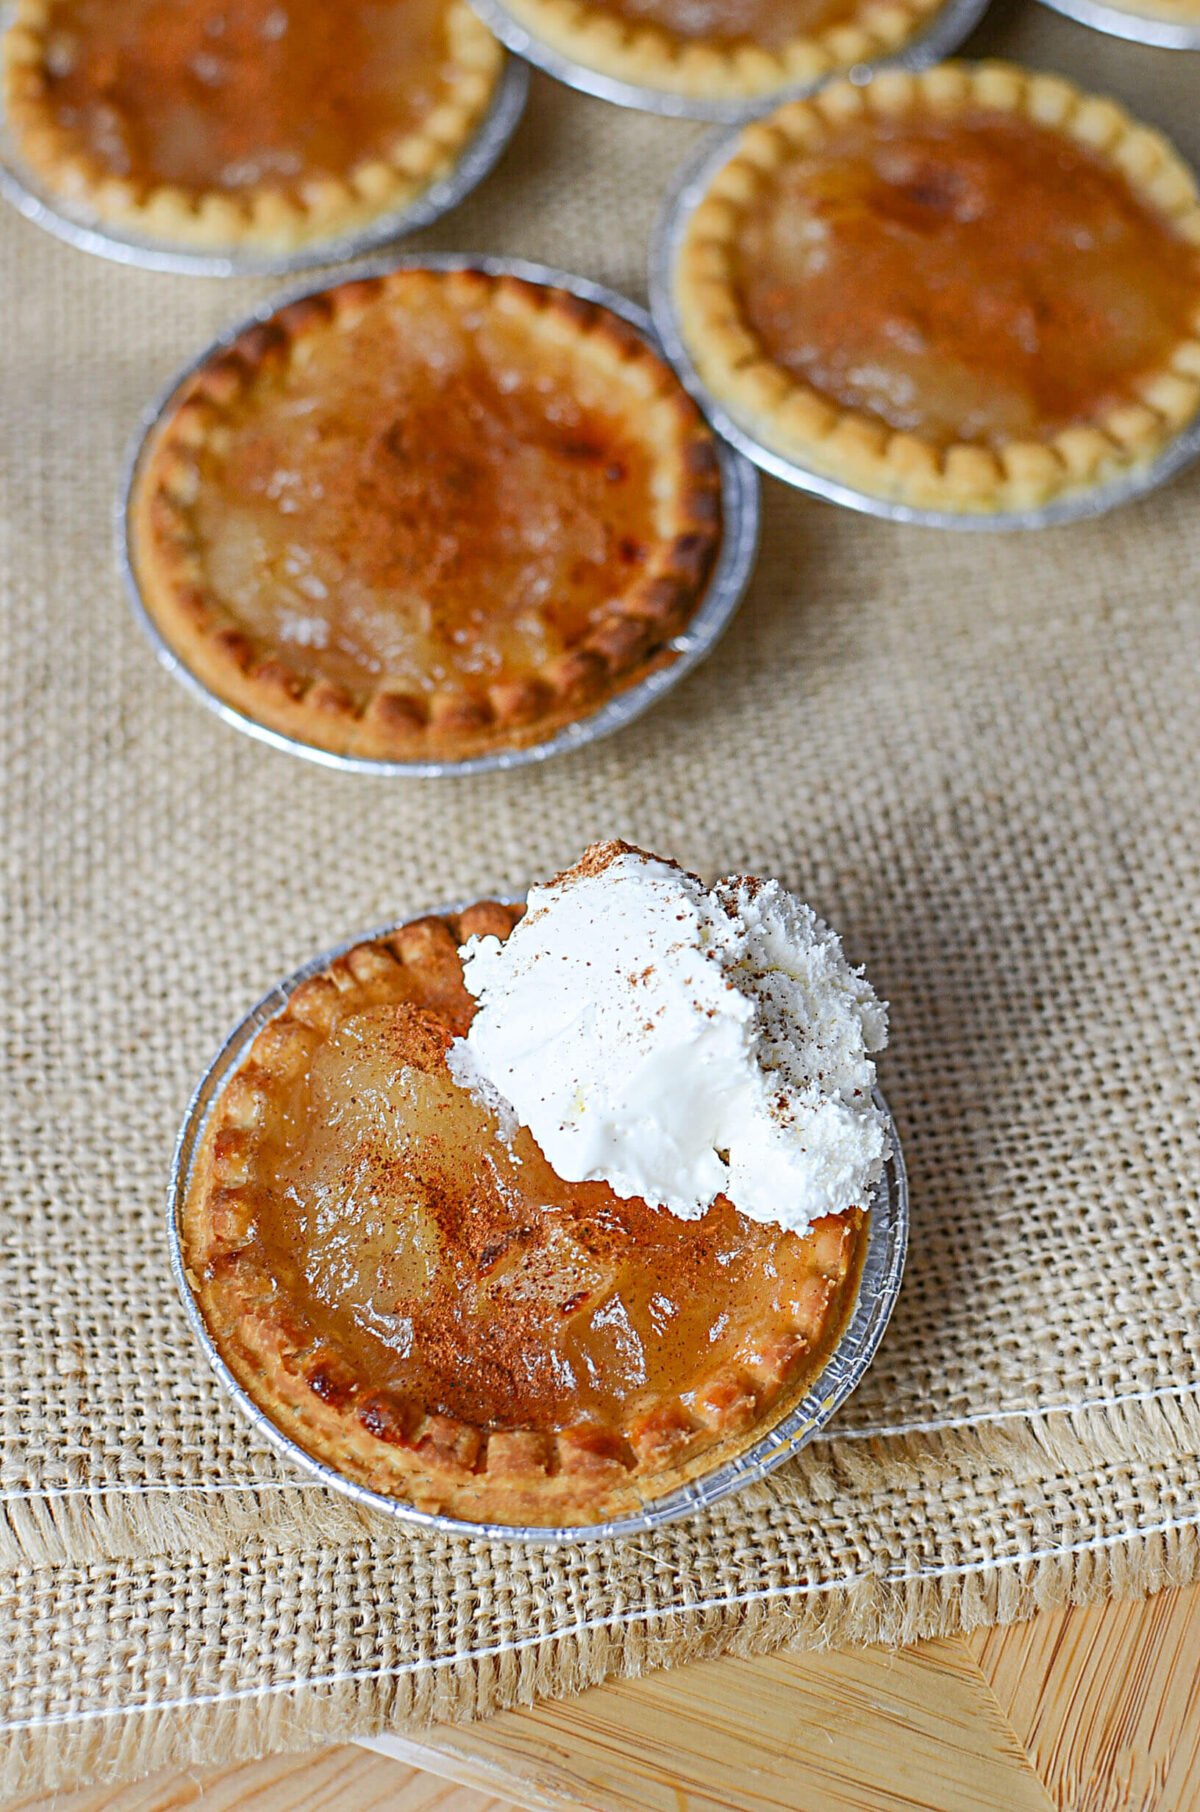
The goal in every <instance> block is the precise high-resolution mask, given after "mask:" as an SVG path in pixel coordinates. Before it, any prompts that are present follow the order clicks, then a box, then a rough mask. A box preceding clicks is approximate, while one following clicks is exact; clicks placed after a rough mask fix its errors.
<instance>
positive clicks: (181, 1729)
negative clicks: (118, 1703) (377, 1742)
mask: <svg viewBox="0 0 1200 1812" xmlns="http://www.w3.org/2000/svg"><path fill="white" fill-rule="evenodd" d="M1105 1539H1106V1540H1107V1541H1108V1542H1109V1543H1110V1545H1107V1546H1104V1547H1102V1548H1101V1547H1091V1548H1089V1547H1087V1546H1084V1545H1079V1546H1077V1547H1076V1548H1074V1549H1068V1550H1065V1551H1064V1552H1063V1553H1061V1554H1055V1555H1052V1556H1042V1557H1040V1558H1038V1559H1036V1560H1021V1561H1015V1562H1011V1563H1009V1564H1007V1565H1003V1566H997V1567H995V1568H992V1569H990V1570H988V1571H987V1572H982V1573H978V1574H975V1575H971V1576H968V1577H967V1578H965V1579H962V1578H960V1579H956V1580H955V1581H954V1582H953V1588H954V1589H953V1590H952V1591H948V1590H947V1589H946V1585H947V1581H946V1580H943V1579H920V1580H909V1581H907V1582H904V1583H903V1584H900V1583H897V1582H894V1581H889V1580H887V1579H885V1578H876V1577H865V1578H860V1579H858V1580H856V1581H855V1582H854V1583H853V1584H852V1585H839V1586H836V1587H833V1588H830V1589H829V1590H825V1591H820V1592H817V1593H814V1594H813V1596H812V1597H810V1598H808V1599H806V1600H805V1601H804V1602H803V1604H802V1605H801V1606H800V1607H799V1608H796V1607H795V1606H793V1607H792V1608H790V1609H787V1610H785V1611H780V1610H779V1609H777V1608H771V1607H767V1606H763V1605H758V1604H753V1603H752V1604H749V1605H740V1606H737V1607H732V1608H727V1609H718V1610H708V1611H704V1612H701V1613H693V1614H691V1615H687V1614H684V1615H681V1614H679V1613H665V1614H662V1615H660V1616H658V1617H656V1618H655V1619H654V1624H655V1626H656V1627H644V1626H637V1625H622V1626H621V1627H620V1628H618V1629H615V1630H608V1629H603V1630H599V1631H594V1630H593V1631H589V1632H587V1633H586V1634H583V1635H580V1634H575V1633H571V1632H566V1633H563V1634H560V1635H556V1636H551V1637H547V1638H544V1639H542V1640H539V1641H537V1642H536V1643H533V1644H531V1645H530V1646H529V1647H527V1648H525V1649H523V1650H515V1649H514V1650H508V1651H505V1652H503V1653H501V1654H499V1655H490V1656H486V1657H484V1658H481V1659H475V1660H470V1661H465V1660H454V1659H451V1660H449V1661H448V1662H447V1664H446V1665H444V1666H440V1667H431V1666H430V1665H429V1664H428V1663H425V1664H423V1665H420V1666H419V1667H418V1668H417V1669H415V1670H414V1671H412V1672H410V1673H407V1674H402V1675H399V1676H397V1677H390V1678H384V1679H378V1680H370V1679H366V1680H362V1679H360V1680H355V1681H353V1682H349V1683H344V1684H339V1685H334V1686H314V1687H312V1688H310V1689H307V1690H299V1689H296V1688H291V1689H287V1690H282V1691H279V1692H277V1693H270V1694H268V1693H266V1692H252V1693H251V1694H250V1695H248V1696H247V1697H246V1698H245V1699H242V1700H238V1701H234V1702H230V1701H229V1700H225V1701H223V1702H221V1703H219V1704H214V1703H209V1704H205V1703H204V1702H202V1701H199V1700H194V1701H185V1702H182V1703H178V1704H169V1705H159V1706H155V1707H149V1708H145V1709H134V1708H129V1709H126V1708H122V1709H121V1710H119V1711H118V1712H115V1713H114V1714H113V1715H111V1716H109V1715H105V1716H104V1717H101V1718H95V1717H94V1718H91V1719H74V1720H71V1719H64V1720H62V1721H60V1722H54V1723H47V1724H43V1725H41V1726H39V1727H38V1728H35V1729H34V1728H27V1729H23V1730H13V1731H11V1732H9V1733H8V1734H6V1735H4V1734H0V1797H6V1798H7V1797H9V1796H13V1797H15V1796H17V1795H19V1794H22V1793H26V1792H29V1791H31V1790H34V1789H41V1790H43V1791H56V1790H57V1791H61V1790H64V1789H67V1788H70V1787H73V1786H76V1785H78V1784H79V1783H81V1782H84V1781H86V1782H88V1783H95V1784H100V1783H102V1782H106V1781H113V1780H128V1779H133V1778H136V1777H137V1776H140V1775H145V1774H149V1773H153V1772H154V1771H156V1770H157V1769H160V1768H167V1767H176V1768H181V1767H187V1766H192V1765H195V1764H198V1763H204V1762H211V1760H212V1759H213V1757H214V1756H220V1757H221V1758H222V1760H223V1761H224V1762H228V1763H233V1762H238V1761H245V1760H248V1759H250V1758H252V1757H254V1756H257V1755H262V1754H266V1753H272V1752H283V1751H295V1750H302V1749H307V1748H310V1747H315V1746H317V1745H321V1744H326V1743H329V1742H336V1741H339V1740H345V1739H347V1738H350V1737H358V1736H370V1735H374V1734H376V1733H378V1732H380V1731H383V1730H392V1731H407V1732H410V1733H418V1732H420V1731H422V1730H428V1729H429V1727H430V1726H431V1725H434V1724H436V1723H439V1722H445V1721H449V1720H453V1721H454V1722H456V1723H462V1722H466V1721H468V1720H471V1719H481V1718H486V1717H489V1716H492V1715H494V1714H495V1713H497V1712H500V1711H503V1710H507V1709H510V1708H512V1707H515V1706H521V1705H530V1704H532V1703H533V1702H534V1701H535V1700H536V1699H538V1698H541V1697H548V1696H553V1697H555V1698H562V1697H567V1696H570V1695H572V1694H576V1693H580V1692H583V1691H584V1690H586V1688H588V1687H590V1686H596V1685H599V1684H600V1683H601V1681H603V1680H606V1679H612V1678H632V1677H635V1676H637V1675H639V1674H642V1673H649V1672H652V1671H654V1670H655V1669H657V1668H663V1667H668V1666H670V1667H678V1666H683V1665H686V1664H687V1663H689V1662H692V1661H699V1660H702V1659H704V1658H706V1657H710V1656H713V1655H717V1654H721V1653H726V1654H733V1655H757V1654H765V1653H770V1652H778V1651H781V1650H802V1649H814V1648H837V1647H844V1646H847V1645H848V1644H851V1643H856V1642H867V1641H871V1642H883V1643H886V1644H889V1645H898V1644H901V1643H906V1642H912V1641H916V1640H918V1639H921V1638H924V1637H930V1636H949V1635H954V1634H958V1633H961V1632H964V1631H967V1630H970V1629H973V1628H977V1627H979V1626H981V1625H986V1624H995V1623H1015V1622H1019V1621H1020V1620H1022V1619H1024V1618H1027V1617H1031V1616H1032V1615H1033V1614H1034V1613H1035V1612H1036V1611H1039V1610H1045V1609H1049V1608H1052V1607H1054V1606H1056V1605H1063V1604H1068V1603H1070V1604H1085V1603H1098V1602H1102V1601H1106V1600H1109V1599H1114V1598H1130V1597H1138V1596H1142V1595H1144V1594H1146V1593H1149V1592H1154V1591H1160V1590H1164V1589H1166V1588H1168V1587H1172V1586H1180V1585H1185V1584H1188V1583H1190V1582H1191V1581H1193V1580H1195V1579H1196V1578H1198V1577H1200V1542H1198V1541H1197V1537H1196V1532H1195V1530H1194V1529H1191V1528H1189V1529H1184V1530H1167V1531H1162V1530H1158V1531H1148V1532H1146V1533H1144V1534H1139V1535H1137V1536H1135V1537H1133V1538H1132V1539H1131V1540H1130V1541H1129V1542H1128V1543H1125V1542H1119V1543H1118V1542H1114V1541H1112V1538H1105Z"/></svg>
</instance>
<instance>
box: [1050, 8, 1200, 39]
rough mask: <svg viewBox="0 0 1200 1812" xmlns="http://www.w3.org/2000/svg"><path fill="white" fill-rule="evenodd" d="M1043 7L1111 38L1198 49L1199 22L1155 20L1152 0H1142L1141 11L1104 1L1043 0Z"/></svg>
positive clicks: (1199, 36)
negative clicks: (1143, 9) (1142, 7)
mask: <svg viewBox="0 0 1200 1812" xmlns="http://www.w3.org/2000/svg"><path fill="white" fill-rule="evenodd" d="M1042 4H1043V6H1049V7H1051V8H1052V9H1053V10H1054V11H1055V12H1056V13H1061V14H1062V15H1063V17H1064V19H1074V20H1075V21H1076V23H1077V24H1079V25H1090V26H1091V27H1092V29H1093V31H1103V32H1107V33H1108V35H1109V36H1110V37H1113V38H1128V39H1129V40H1130V41H1131V42H1132V43H1134V44H1153V45H1155V46H1156V47H1157V48H1158V49H1160V50H1200V20H1197V19H1192V20H1188V19H1170V18H1167V17H1165V16H1164V17H1162V18H1156V17H1155V16H1154V13H1153V0H1141V4H1143V5H1144V6H1145V8H1146V10H1145V11H1144V12H1143V11H1138V12H1134V11H1132V10H1131V9H1130V8H1129V7H1126V6H1108V5H1106V4H1105V0H1042Z"/></svg>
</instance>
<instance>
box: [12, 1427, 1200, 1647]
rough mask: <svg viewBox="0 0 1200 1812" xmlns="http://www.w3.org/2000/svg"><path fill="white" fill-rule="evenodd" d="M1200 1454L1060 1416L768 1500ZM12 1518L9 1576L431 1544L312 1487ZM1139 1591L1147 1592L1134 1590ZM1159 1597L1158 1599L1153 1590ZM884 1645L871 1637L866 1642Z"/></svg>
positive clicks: (815, 1452)
mask: <svg viewBox="0 0 1200 1812" xmlns="http://www.w3.org/2000/svg"><path fill="white" fill-rule="evenodd" d="M1196 1453H1200V1396H1197V1397H1190V1396H1185V1395H1182V1394H1180V1395H1178V1396H1176V1395H1166V1394H1164V1395H1163V1396H1161V1397H1156V1398H1151V1399H1148V1400H1146V1399H1142V1400H1139V1399H1136V1398H1133V1399H1130V1400H1128V1401H1126V1402H1119V1401H1118V1402H1115V1403H1105V1404H1103V1405H1084V1406H1080V1407H1079V1408H1076V1409H1067V1410H1063V1409H1056V1410H1054V1411H1053V1412H1051V1413H1048V1414H1044V1415H1036V1414H1032V1415H1026V1416H1024V1417H1015V1418H1013V1419H1011V1420H1003V1421H1001V1420H998V1419H997V1420H995V1421H981V1422H978V1423H976V1424H974V1425H971V1426H966V1427H955V1428H944V1429H930V1430H924V1431H914V1432H909V1433H904V1432H896V1433H888V1434H883V1435H878V1436H870V1437H867V1438H862V1437H859V1438H853V1437H852V1436H847V1437H846V1438H838V1437H837V1436H834V1437H831V1438H829V1439H826V1440H822V1441H820V1442H814V1443H813V1445H812V1446H811V1447H809V1448H808V1449H807V1450H806V1451H805V1452H804V1453H803V1454H801V1455H800V1456H799V1458H798V1459H797V1460H795V1461H794V1462H792V1464H791V1465H789V1466H788V1467H786V1468H784V1469H783V1470H781V1471H780V1472H778V1473H776V1474H774V1475H772V1477H771V1478H769V1479H768V1480H767V1481H766V1483H765V1484H764V1485H763V1486H760V1487H758V1488H757V1489H759V1490H763V1491H769V1492H771V1493H772V1494H774V1495H776V1496H788V1497H792V1498H795V1499H797V1500H799V1499H807V1500H809V1501H811V1500H813V1499H816V1500H817V1501H828V1500H829V1499H830V1498H831V1497H832V1496H833V1495H834V1494H836V1493H837V1492H843V1491H844V1492H853V1493H855V1494H859V1495H862V1494H868V1493H871V1492H873V1491H874V1492H878V1491H880V1490H888V1489H901V1488H903V1487H904V1486H906V1485H910V1484H912V1485H916V1484H920V1485H923V1486H925V1487H929V1486H931V1485H933V1484H936V1482H937V1481H938V1480H939V1479H940V1478H946V1479H950V1478H958V1477H962V1476H964V1475H968V1474H974V1473H978V1472H979V1471H981V1470H983V1469H986V1470H988V1471H991V1472H994V1473H996V1474H997V1475H998V1476H1001V1477H1004V1478H1006V1479H1011V1480H1016V1481H1020V1480H1021V1479H1025V1478H1030V1479H1032V1478H1044V1477H1045V1476H1046V1475H1047V1472H1048V1471H1049V1472H1050V1473H1051V1474H1054V1473H1060V1472H1065V1473H1084V1472H1086V1471H1088V1470H1089V1469H1091V1468H1093V1467H1097V1466H1107V1465H1112V1464H1120V1463H1121V1462H1123V1461H1127V1460H1139V1461H1143V1462H1148V1463H1153V1462H1154V1461H1156V1460H1158V1459H1164V1460H1165V1459H1169V1458H1173V1457H1178V1456H1180V1455H1192V1454H1196ZM0 1508H2V1511H3V1514H2V1516H0V1570H3V1569H6V1568H13V1567H19V1566H35V1567H53V1566H63V1565H68V1564H73V1565H77V1566H78V1565H83V1566H86V1565H88V1564H90V1563H92V1562H98V1561H103V1560H145V1559H149V1558H151V1557H153V1556H155V1555H170V1554H176V1553H189V1554H192V1555H195V1556H196V1557H198V1558H203V1559H212V1560H221V1559H223V1558H225V1557H226V1556H227V1555H230V1554H233V1553H236V1552H237V1550H238V1548H239V1545H240V1544H242V1543H244V1542H245V1541H247V1540H255V1541H261V1542H265V1543H269V1544H270V1545H271V1546H273V1547H275V1548H278V1549H280V1550H282V1551H287V1550H288V1549H298V1548H301V1547H303V1548H309V1547H311V1545H312V1544H313V1542H314V1540H319V1541H322V1542H328V1543H330V1544H332V1545H335V1546H336V1545H337V1544H338V1543H346V1542H356V1541H361V1540H362V1539H363V1537H364V1535H367V1536H369V1537H373V1538H375V1539H377V1540H381V1541H389V1540H390V1541H397V1540H402V1541H406V1542H407V1541H409V1540H413V1539H416V1540H420V1539H421V1537H420V1536H419V1534H418V1535H415V1536H414V1535H413V1533H412V1532H411V1531H410V1530H408V1529H407V1528H406V1527H405V1525H403V1524H399V1525H398V1524H394V1523H392V1522H390V1521H388V1520H387V1519H384V1518H382V1517H380V1516H378V1515H376V1514H375V1513H373V1512H371V1511H368V1510H362V1509H359V1508H358V1507H357V1506H356V1505H354V1504H353V1503H351V1502H350V1501H349V1500H348V1499H344V1498H341V1497H339V1496H338V1495H337V1494H336V1493H334V1492H329V1491H326V1490H324V1489H323V1488H321V1487H319V1486H315V1485H312V1484H310V1483H309V1482H307V1481H305V1480H302V1479H296V1480H295V1481H294V1482H293V1481H290V1480H286V1479H285V1480H283V1481H281V1482H280V1484H279V1485H276V1484H274V1483H269V1482H262V1483H261V1484H258V1485H255V1484H253V1483H249V1482H248V1483H247V1485H246V1486H245V1488H244V1489H239V1488H225V1487H222V1489H220V1490H219V1491H210V1492H205V1491H197V1490H187V1489H182V1490H162V1491H156V1490H154V1489H153V1488H151V1489H141V1490H131V1491H127V1492H125V1491H120V1492H118V1491H111V1490H109V1491H105V1490H99V1491H95V1492H79V1493H75V1494H72V1495H69V1496H68V1495H59V1496H55V1495H53V1494H49V1493H48V1494H46V1495H45V1496H30V1497H23V1498H12V1499H9V1500H8V1501H7V1502H5V1503H4V1504H3V1505H2V1506H0ZM1135 1589H1136V1588H1135ZM1150 1589H1151V1588H1150V1587H1149V1586H1147V1587H1146V1590H1150ZM881 1639H883V1634H882V1631H880V1632H876V1631H874V1630H872V1629H870V1628H867V1629H866V1630H865V1631H864V1633H863V1635H862V1636H861V1637H859V1638H858V1640H861V1641H866V1642H872V1641H876V1640H881Z"/></svg>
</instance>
